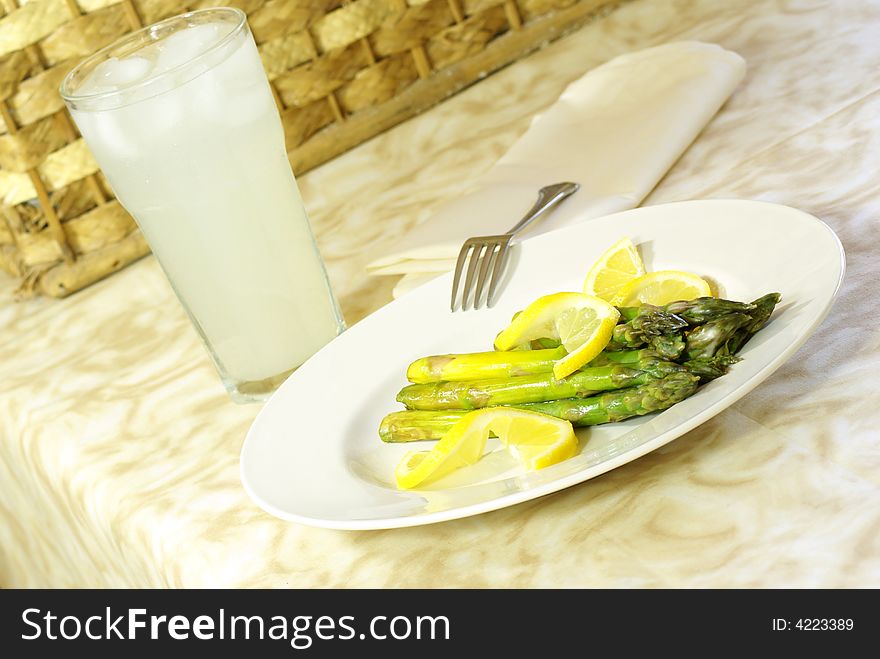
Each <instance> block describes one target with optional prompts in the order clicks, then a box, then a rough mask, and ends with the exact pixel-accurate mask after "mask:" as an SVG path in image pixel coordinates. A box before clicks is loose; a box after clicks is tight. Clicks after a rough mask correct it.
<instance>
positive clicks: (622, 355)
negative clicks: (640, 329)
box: [588, 348, 660, 366]
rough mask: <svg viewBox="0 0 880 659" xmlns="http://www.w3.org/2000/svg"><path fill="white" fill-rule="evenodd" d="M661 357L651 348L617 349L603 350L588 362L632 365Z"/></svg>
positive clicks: (599, 364) (592, 363) (596, 364)
mask: <svg viewBox="0 0 880 659" xmlns="http://www.w3.org/2000/svg"><path fill="white" fill-rule="evenodd" d="M659 358H660V356H659V355H658V354H657V353H656V352H655V351H653V350H650V349H649V348H642V349H641V350H615V351H611V352H606V351H604V350H603V351H602V352H600V353H599V354H598V355H597V356H596V357H595V359H593V361H591V362H590V363H589V364H588V366H608V365H609V364H623V365H625V366H630V365H632V364H638V363H639V362H642V361H647V360H651V359H659Z"/></svg>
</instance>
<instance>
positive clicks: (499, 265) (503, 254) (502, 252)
mask: <svg viewBox="0 0 880 659" xmlns="http://www.w3.org/2000/svg"><path fill="white" fill-rule="evenodd" d="M509 252H510V239H508V240H507V241H505V242H503V243H502V244H501V245H499V249H498V254H497V255H496V256H495V267H494V268H492V281H491V283H490V284H489V294H488V295H487V296H486V306H487V307H491V306H492V303H493V302H494V301H495V291H496V289H497V288H498V284H499V282H500V281H501V276H502V275H503V274H504V265H505V264H506V263H507V256H508V254H509Z"/></svg>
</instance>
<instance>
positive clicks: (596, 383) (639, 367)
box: [397, 359, 684, 410]
mask: <svg viewBox="0 0 880 659" xmlns="http://www.w3.org/2000/svg"><path fill="white" fill-rule="evenodd" d="M683 370H684V369H683V367H682V366H681V365H679V364H675V363H673V362H667V361H662V360H657V359H647V360H644V361H641V362H638V363H636V364H633V365H632V366H622V365H616V364H613V365H608V366H595V367H587V368H584V369H581V370H580V371H576V372H575V373H573V374H572V375H570V376H569V377H567V378H565V379H564V380H556V379H555V378H554V377H553V374H552V373H540V374H537V375H521V376H519V377H512V378H493V379H486V380H469V381H465V382H428V383H423V384H411V385H409V386H406V387H404V388H403V389H401V390H400V393H398V394H397V401H398V402H400V403H403V404H404V405H406V407H407V408H408V409H411V410H456V409H457V410H462V409H464V410H472V409H477V408H480V407H490V406H494V405H518V404H521V403H536V402H542V401H547V400H556V399H558V398H572V397H575V396H581V397H582V396H586V395H588V394H591V393H593V392H598V391H606V390H609V389H623V388H625V387H632V386H636V385H640V384H645V383H646V382H649V381H650V380H654V379H659V378H662V377H665V376H666V375H669V374H670V373H673V372H676V371H683Z"/></svg>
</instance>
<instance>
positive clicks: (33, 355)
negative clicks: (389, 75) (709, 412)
mask: <svg viewBox="0 0 880 659" xmlns="http://www.w3.org/2000/svg"><path fill="white" fill-rule="evenodd" d="M683 38H693V39H701V40H705V41H714V42H717V43H719V44H721V45H722V46H724V47H726V48H730V49H732V50H735V51H737V52H739V53H741V54H742V55H743V56H744V57H745V58H746V59H747V61H748V63H749V73H748V75H747V78H746V80H745V82H744V83H743V85H742V86H741V87H740V88H739V89H738V91H737V92H736V93H735V94H734V96H733V97H732V98H731V100H730V102H729V103H728V104H727V106H726V107H725V108H724V109H723V110H722V111H721V113H720V114H719V115H718V116H717V117H716V119H715V120H714V121H713V122H712V124H711V125H710V126H709V127H708V128H707V129H706V130H705V132H704V133H703V134H702V135H701V137H700V138H699V139H698V141H697V142H696V143H695V144H694V145H693V147H692V148H691V149H690V150H689V151H688V152H687V153H686V154H685V156H684V157H683V158H682V159H681V161H680V162H679V163H678V164H677V165H676V166H675V168H674V169H673V170H672V171H671V172H670V174H669V175H668V176H667V177H666V178H665V179H664V180H663V181H662V182H661V184H660V185H659V186H658V188H657V189H656V190H655V191H654V193H653V194H652V196H651V197H650V198H649V199H648V201H647V203H658V202H665V201H671V200H679V199H691V198H699V197H742V198H753V199H764V200H768V201H774V202H780V203H784V204H790V205H793V206H797V207H800V208H803V209H804V210H806V211H808V212H810V213H813V214H815V215H817V216H819V217H821V218H823V219H825V220H826V221H827V222H828V223H829V224H830V225H831V226H832V227H833V228H834V229H835V230H836V231H837V233H838V235H839V236H840V238H841V240H842V241H843V244H844V246H845V248H846V251H847V264H848V269H849V270H848V274H847V278H846V282H845V285H844V288H843V291H842V293H841V296H840V299H839V300H838V302H837V304H836V305H835V306H834V309H833V310H832V312H831V316H830V317H829V318H828V319H827V320H826V321H825V323H824V324H823V325H822V327H821V328H820V329H819V331H818V332H817V333H816V334H815V335H814V336H813V337H812V338H811V339H810V340H809V342H808V343H807V344H806V345H805V346H804V347H803V348H802V349H801V350H800V351H799V352H798V353H797V355H796V356H795V357H794V358H793V359H792V360H790V361H789V362H788V363H787V364H786V365H785V366H784V367H783V368H781V369H780V370H779V371H777V372H776V373H775V374H774V375H773V376H772V377H771V378H770V379H768V380H767V381H766V382H765V383H764V384H762V385H761V386H760V387H758V388H757V389H756V390H755V391H754V392H752V393H751V394H749V395H748V396H746V397H745V398H744V399H742V400H741V401H740V402H739V403H737V404H736V405H734V406H733V407H732V408H730V409H728V410H726V411H725V412H723V413H722V414H720V415H718V416H717V417H715V418H714V419H712V420H711V421H709V422H708V423H706V424H704V425H703V426H701V427H700V428H698V429H697V430H694V431H693V432H690V433H688V434H686V435H684V436H683V437H681V438H680V439H678V440H676V441H675V442H673V443H672V444H669V445H668V446H666V447H665V448H663V449H661V450H659V451H657V452H655V453H653V454H650V455H648V456H646V457H644V458H642V459H640V460H638V461H636V462H634V463H630V464H629V465H626V466H625V467H622V468H620V469H617V470H615V471H613V472H610V473H608V474H606V475H604V476H602V477H599V478H596V479H594V480H592V481H589V482H587V483H585V484H583V485H580V486H577V487H573V488H570V489H568V490H566V491H563V492H560V493H558V494H555V495H552V496H548V497H545V498H543V499H540V500H536V501H532V502H529V503H526V504H522V505H519V506H515V507H512V508H508V509H505V510H501V511H498V512H494V513H490V514H486V515H481V516H478V517H473V518H470V519H464V520H460V521H455V522H448V523H444V524H439V525H435V526H429V527H421V528H412V529H404V530H395V531H382V532H361V533H347V532H337V531H328V530H320V529H313V528H308V527H304V526H298V525H296V524H289V523H285V522H282V521H279V520H277V519H274V518H272V517H270V516H269V515H267V514H265V513H263V512H261V511H260V510H259V509H258V508H257V507H256V506H255V505H254V504H252V503H251V502H250V500H249V499H248V498H247V496H246V494H245V492H244V490H243V489H242V487H241V485H240V482H239V477H238V454H239V449H240V446H241V442H242V439H243V438H244V435H245V432H246V431H247V429H248V426H249V424H250V422H251V420H252V419H253V418H254V416H255V415H256V413H257V411H258V409H259V407H258V406H254V405H251V406H236V405H234V404H232V403H231V402H230V401H229V400H228V399H227V397H226V395H225V393H224V392H223V390H222V388H221V386H220V383H219V381H218V379H217V377H216V375H215V374H214V371H213V369H212V367H211V364H210V363H209V361H208V357H207V355H206V354H205V352H204V351H203V349H202V347H201V345H200V344H199V341H198V339H197V337H196V334H195V332H194V331H193V329H192V328H191V326H190V324H189V321H188V320H187V318H186V317H185V315H184V313H183V310H182V309H181V307H180V306H179V305H178V304H177V302H176V301H175V299H174V297H173V294H172V292H171V290H170V288H169V287H168V285H167V283H166V282H165V280H164V279H163V277H162V274H161V273H160V271H159V268H158V267H157V265H156V262H155V260H154V259H153V258H152V257H150V258H147V259H145V260H143V261H141V262H139V263H137V264H136V265H134V266H133V267H130V268H128V269H126V270H125V271H123V272H121V273H119V274H117V275H114V276H113V277H112V278H110V279H108V280H106V281H104V282H101V283H99V284H98V285H96V286H93V287H92V288H90V289H87V290H86V291H83V292H81V293H78V294H77V295H75V296H74V297H72V298H70V299H67V300H64V301H60V302H58V301H52V300H34V301H29V302H26V303H21V304H15V303H13V302H12V301H11V299H10V296H11V292H12V290H13V287H14V283H13V282H12V281H11V280H6V279H3V280H2V283H0V287H2V291H0V299H2V303H0V585H2V586H7V587H10V586H307V587H314V586H476V587H480V586H875V587H876V586H880V396H878V385H880V378H878V375H877V374H878V372H880V330H878V325H880V312H878V305H877V300H878V298H880V241H878V238H880V231H878V228H880V221H878V217H880V66H878V63H880V2H877V1H873V2H868V1H861V2H859V1H857V0H852V1H847V2H834V1H832V0H827V1H819V0H791V1H788V2H783V1H780V0H755V1H753V2H748V1H744V0H730V1H722V0H715V1H712V0H638V1H637V2H633V3H629V4H625V5H624V6H623V7H621V8H620V9H619V10H618V11H617V12H615V13H614V14H612V15H611V16H610V17H608V18H606V19H604V20H602V21H601V22H598V23H595V24H592V25H590V26H588V27H587V28H585V29H583V30H581V31H579V32H578V33H576V34H574V35H571V36H569V37H567V38H565V39H563V40H561V41H559V42H556V43H554V44H553V45H551V46H550V47H548V48H546V49H545V50H543V51H542V52H540V53H538V54H536V55H533V56H532V57H530V58H528V59H526V60H523V61H521V62H519V63H517V64H515V65H513V66H511V67H509V68H507V69H505V70H504V71H502V72H500V73H498V74H497V75H494V76H492V77H491V78H489V79H487V80H485V81H484V82H482V83H480V84H479V85H477V86H475V87H473V88H471V89H469V90H468V91H466V92H465V93H463V94H460V95H459V96H457V97H456V98H454V99H452V100H449V101H447V102H446V103H444V104H443V105H441V106H440V107H437V108H435V109H434V110H432V111H430V112H428V113H426V114H424V115H422V116H421V117H419V118H417V119H415V120H412V121H410V122H408V123H406V124H404V125H402V126H399V127H398V128H396V129H394V130H392V131H390V132H388V133H386V134H384V135H382V136H380V137H379V138H377V139H374V140H373V141H371V142H369V143H367V144H365V145H363V146H361V147H359V148H358V149H356V150H355V151H353V152H351V153H349V154H347V155H345V156H343V157H341V158H339V159H337V160H336V161H334V162H332V163H329V164H328V165H326V166H324V167H322V168H320V169H318V170H316V171H314V172H312V173H310V174H308V175H307V176H304V177H303V178H302V179H301V187H302V190H303V193H304V197H305V200H306V203H307V206H308V207H309V208H310V211H311V215H312V217H313V221H314V225H315V228H316V230H317V233H318V237H319V241H320V244H321V248H322V250H323V253H324V255H325V257H326V259H327V261H328V265H329V269H330V274H331V277H332V279H333V283H334V286H335V288H336V290H337V291H338V293H339V297H340V300H341V303H342V306H343V309H344V312H345V314H346V316H347V318H348V320H349V322H350V323H352V322H355V321H357V320H359V319H360V318H362V317H363V316H364V315H366V314H368V313H369V312H371V311H373V310H375V309H376V308H378V307H379V306H381V305H383V304H385V303H386V302H388V301H389V299H390V291H391V288H392V286H393V285H394V279H393V278H389V279H387V280H373V279H368V278H366V277H365V275H364V271H363V266H364V264H365V263H366V262H367V261H369V260H370V259H371V258H373V257H374V256H376V255H377V253H378V252H379V251H380V250H381V247H382V245H384V244H386V242H387V241H389V240H390V239H392V238H394V237H396V236H398V235H400V234H401V233H403V232H405V231H409V230H411V229H412V228H413V227H414V226H415V225H416V224H417V223H418V222H419V221H421V220H423V219H425V218H426V217H427V216H428V215H429V214H430V213H431V209H432V207H433V206H434V205H436V204H438V203H439V202H440V201H441V200H443V199H445V198H447V197H449V196H450V195H455V194H457V193H458V192H460V191H461V189H462V188H463V187H464V186H465V184H466V182H467V181H468V179H470V178H471V177H473V176H476V175H477V174H479V173H481V172H482V171H484V170H486V169H487V168H488V167H489V166H490V165H491V163H492V162H493V160H494V159H496V158H497V157H499V156H500V155H501V154H502V153H504V151H505V149H506V148H507V147H508V146H509V145H510V144H511V143H513V141H514V140H515V139H516V138H517V136H519V135H520V134H521V133H522V132H523V131H524V130H525V129H526V127H527V126H528V124H529V121H530V119H531V117H532V116H533V114H534V113H535V112H536V111H538V110H540V109H541V108H543V107H545V106H547V105H548V104H549V103H551V102H552V101H553V100H554V99H555V98H556V96H557V95H558V94H559V92H560V91H561V90H562V89H563V88H564V87H565V85H566V84H568V83H569V82H570V81H572V80H573V79H575V78H577V77H578V76H580V75H581V74H582V73H583V72H585V71H586V70H588V69H589V68H591V67H593V66H595V65H596V64H598V63H600V62H602V61H605V60H607V59H609V58H611V57H614V56H615V55H618V54H620V53H623V52H627V51H630V50H635V49H639V48H643V47H646V46H650V45H654V44H658V43H661V42H664V41H668V40H673V39H683ZM731 230H736V229H735V227H732V229H731ZM756 239H760V236H758V237H756ZM781 266H782V267H784V266H785V264H781Z"/></svg>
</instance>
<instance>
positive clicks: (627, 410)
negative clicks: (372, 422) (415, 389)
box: [379, 372, 699, 442]
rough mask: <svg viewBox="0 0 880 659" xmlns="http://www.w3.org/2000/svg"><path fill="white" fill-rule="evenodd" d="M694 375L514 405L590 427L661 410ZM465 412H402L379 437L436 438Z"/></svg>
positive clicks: (691, 386) (687, 390)
mask: <svg viewBox="0 0 880 659" xmlns="http://www.w3.org/2000/svg"><path fill="white" fill-rule="evenodd" d="M698 383H699V380H698V378H697V376H695V375H692V374H690V373H686V372H676V373H672V374H670V375H667V376H666V377H664V378H660V379H659V380H653V381H651V382H648V383H646V384H643V385H640V386H638V387H631V388H628V389H620V390H618V391H609V392H605V393H601V394H597V395H595V396H590V397H589V398H569V399H564V400H554V401H549V402H544V403H527V404H523V405H516V406H515V407H519V408H521V409H527V410H532V411H535V412H543V413H544V414H550V415H552V416H556V417H559V418H561V419H567V420H569V421H571V423H572V424H573V425H575V426H592V425H599V424H602V423H612V422H615V421H623V420H624V419H629V418H630V417H633V416H641V415H643V414H650V413H651V412H657V411H660V410H665V409H667V408H669V407H671V406H672V405H674V404H675V403H677V402H679V401H682V400H684V399H685V398H687V397H688V396H690V395H691V394H693V393H694V391H696V389H697V386H698ZM467 413H468V410H440V411H433V410H403V411H400V412H392V413H391V414H389V415H387V416H386V417H385V418H384V419H382V423H381V425H380V426H379V437H381V438H382V441H384V442H413V441H419V440H425V439H440V438H441V437H443V435H445V434H446V433H447V432H448V431H449V429H450V428H451V427H452V425H453V424H454V423H455V422H456V421H458V420H459V419H460V418H461V417H462V416H464V415H465V414H467Z"/></svg>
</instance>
